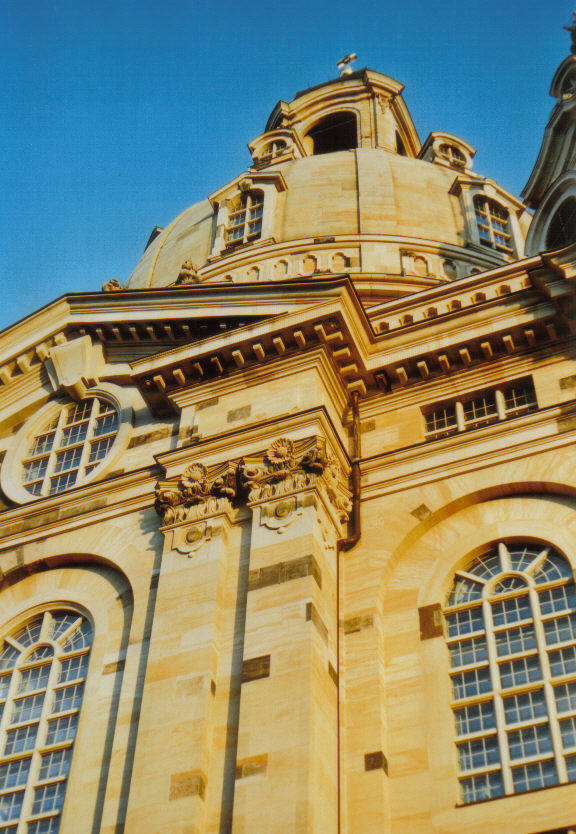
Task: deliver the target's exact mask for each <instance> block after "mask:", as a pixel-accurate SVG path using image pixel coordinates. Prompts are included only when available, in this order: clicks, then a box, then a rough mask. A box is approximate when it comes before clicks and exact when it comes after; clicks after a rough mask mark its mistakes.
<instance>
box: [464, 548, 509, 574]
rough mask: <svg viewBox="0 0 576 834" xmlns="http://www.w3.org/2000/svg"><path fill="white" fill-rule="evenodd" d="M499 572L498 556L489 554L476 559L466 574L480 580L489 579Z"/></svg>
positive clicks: (500, 568)
mask: <svg viewBox="0 0 576 834" xmlns="http://www.w3.org/2000/svg"><path fill="white" fill-rule="evenodd" d="M501 570H502V567H501V565H500V559H499V558H498V554H497V553H490V554H487V555H486V556H482V557H481V558H480V559H476V560H475V561H474V562H473V563H472V567H471V568H470V569H469V570H468V573H473V574H474V576H479V577H480V578H481V579H491V578H492V577H493V576H496V575H497V574H498V573H500V572H501Z"/></svg>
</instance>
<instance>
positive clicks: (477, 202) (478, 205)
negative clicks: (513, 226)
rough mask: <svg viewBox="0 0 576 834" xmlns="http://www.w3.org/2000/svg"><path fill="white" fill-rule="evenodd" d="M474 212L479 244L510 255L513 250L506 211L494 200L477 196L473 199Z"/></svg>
mask: <svg viewBox="0 0 576 834" xmlns="http://www.w3.org/2000/svg"><path fill="white" fill-rule="evenodd" d="M474 211H475V213H476V224H477V227H478V235H479V238H480V243H482V244H483V245H484V246H490V247H492V249H497V250H498V251H499V252H506V253H508V254H510V255H511V254H512V253H513V251H514V250H513V248H512V235H511V232H510V215H509V212H508V210H507V209H505V208H504V206H502V205H500V203H497V202H496V200H491V199H490V198H489V197H485V196H484V195H482V194H477V195H476V196H475V197H474Z"/></svg>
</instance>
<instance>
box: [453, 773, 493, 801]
mask: <svg viewBox="0 0 576 834" xmlns="http://www.w3.org/2000/svg"><path fill="white" fill-rule="evenodd" d="M460 785H461V788H462V802H466V803H467V802H481V801H482V800H483V799H491V798H493V797H495V796H502V794H503V793H504V786H503V784H502V774H501V772H500V771H499V770H496V771H494V772H493V773H481V774H478V775H477V776H471V777H469V778H467V779H461V780H460Z"/></svg>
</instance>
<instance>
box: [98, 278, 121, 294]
mask: <svg viewBox="0 0 576 834" xmlns="http://www.w3.org/2000/svg"><path fill="white" fill-rule="evenodd" d="M121 289H122V284H121V283H120V281H118V280H117V279H116V278H111V279H110V280H109V281H106V283H105V284H102V292H118V291H119V290H121Z"/></svg>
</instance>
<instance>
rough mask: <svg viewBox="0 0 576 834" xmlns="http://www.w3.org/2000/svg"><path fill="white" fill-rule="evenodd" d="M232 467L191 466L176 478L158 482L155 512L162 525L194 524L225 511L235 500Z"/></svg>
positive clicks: (234, 468)
mask: <svg viewBox="0 0 576 834" xmlns="http://www.w3.org/2000/svg"><path fill="white" fill-rule="evenodd" d="M236 469H237V464H236V463H229V462H226V463H222V464H217V465H215V466H210V467H206V466H204V464H202V463H198V462H195V463H192V464H190V466H188V467H186V469H185V470H184V472H183V473H182V475H180V477H179V478H177V479H173V480H169V481H158V482H157V483H156V486H155V494H156V502H155V504H154V506H155V508H156V512H157V513H158V515H160V516H161V517H162V521H163V523H164V524H165V525H169V524H178V523H180V522H184V521H196V520H197V519H201V518H206V516H208V515H216V514H217V513H219V512H223V511H225V510H226V509H229V508H230V506H231V502H232V500H233V499H234V498H235V496H236Z"/></svg>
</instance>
